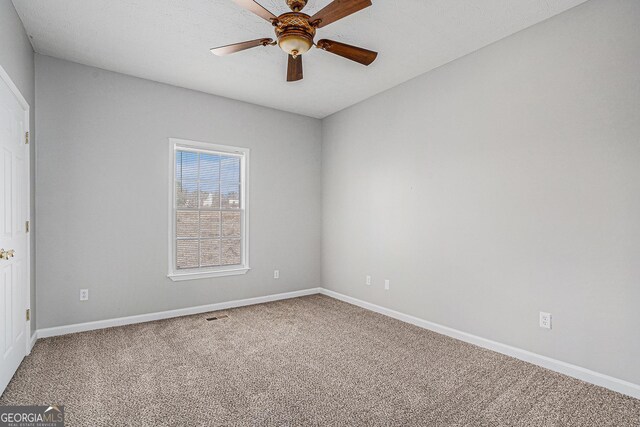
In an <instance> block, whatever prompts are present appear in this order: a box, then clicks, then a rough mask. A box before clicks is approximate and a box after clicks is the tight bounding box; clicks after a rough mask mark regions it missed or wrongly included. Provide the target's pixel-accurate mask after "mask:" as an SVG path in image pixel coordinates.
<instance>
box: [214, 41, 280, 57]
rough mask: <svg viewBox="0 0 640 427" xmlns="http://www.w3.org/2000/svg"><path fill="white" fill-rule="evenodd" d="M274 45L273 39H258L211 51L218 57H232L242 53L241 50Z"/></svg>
mask: <svg viewBox="0 0 640 427" xmlns="http://www.w3.org/2000/svg"><path fill="white" fill-rule="evenodd" d="M271 43H273V39H256V40H250V41H248V42H242V43H235V44H230V45H227V46H220V47H214V48H212V49H211V53H213V54H214V55H218V56H224V55H231V54H232V53H236V52H240V51H241V50H246V49H251V48H252V47H257V46H267V45H268V44H271Z"/></svg>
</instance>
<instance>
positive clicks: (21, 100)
mask: <svg viewBox="0 0 640 427" xmlns="http://www.w3.org/2000/svg"><path fill="white" fill-rule="evenodd" d="M0 79H2V81H4V82H5V83H6V85H7V86H8V87H9V90H10V91H11V92H12V93H13V95H14V96H15V97H16V99H17V100H18V103H19V104H20V105H22V108H23V110H24V118H25V120H24V123H25V130H24V131H25V132H29V144H32V141H31V129H30V118H31V115H30V107H29V103H28V102H27V100H26V99H25V98H24V96H22V93H20V89H18V86H16V85H15V83H13V80H11V76H9V73H7V72H6V71H5V69H4V67H2V65H0ZM26 151H27V156H26V161H25V166H26V168H25V169H26V173H27V182H28V183H29V185H27V201H28V203H27V221H29V224H31V223H32V220H31V184H32V182H31V147H28V148H27V150H26ZM32 232H33V230H32V229H31V227H30V228H29V233H27V253H26V259H27V268H26V270H27V274H26V276H27V280H26V282H27V283H26V286H27V289H26V292H25V295H26V307H25V308H24V310H25V315H26V310H31V233H32ZM31 317H33V312H31V316H29V320H27V321H26V324H25V342H26V346H27V347H26V350H25V351H26V352H25V354H26V355H29V354H30V353H31V345H32V342H33V337H32V336H31Z"/></svg>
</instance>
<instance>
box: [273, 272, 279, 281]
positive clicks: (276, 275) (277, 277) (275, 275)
mask: <svg viewBox="0 0 640 427" xmlns="http://www.w3.org/2000/svg"><path fill="white" fill-rule="evenodd" d="M273 278H274V279H279V278H280V270H273Z"/></svg>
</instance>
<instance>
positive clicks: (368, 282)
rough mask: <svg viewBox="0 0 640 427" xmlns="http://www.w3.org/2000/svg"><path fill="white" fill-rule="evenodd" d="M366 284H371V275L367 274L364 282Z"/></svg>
mask: <svg viewBox="0 0 640 427" xmlns="http://www.w3.org/2000/svg"><path fill="white" fill-rule="evenodd" d="M364 283H365V284H366V285H367V286H371V276H367V278H366V280H365V282H364Z"/></svg>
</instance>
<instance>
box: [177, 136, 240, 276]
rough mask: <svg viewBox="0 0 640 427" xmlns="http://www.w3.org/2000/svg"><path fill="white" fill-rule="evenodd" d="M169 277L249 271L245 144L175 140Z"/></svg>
mask: <svg viewBox="0 0 640 427" xmlns="http://www.w3.org/2000/svg"><path fill="white" fill-rule="evenodd" d="M170 143H171V171H172V173H171V176H172V178H171V182H170V187H171V189H170V194H171V197H170V200H171V209H170V224H171V227H170V234H169V240H170V241H169V248H170V249H169V277H170V278H171V279H172V280H174V281H177V280H188V279H200V278H205V277H215V276H228V275H232V274H244V273H246V272H247V271H248V270H249V259H248V258H249V257H248V254H249V251H248V238H247V229H248V227H247V206H246V201H247V185H246V177H247V165H248V160H249V150H248V149H246V148H238V147H229V146H224V145H214V144H209V143H204V142H195V141H185V140H180V139H173V138H172V139H170Z"/></svg>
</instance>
